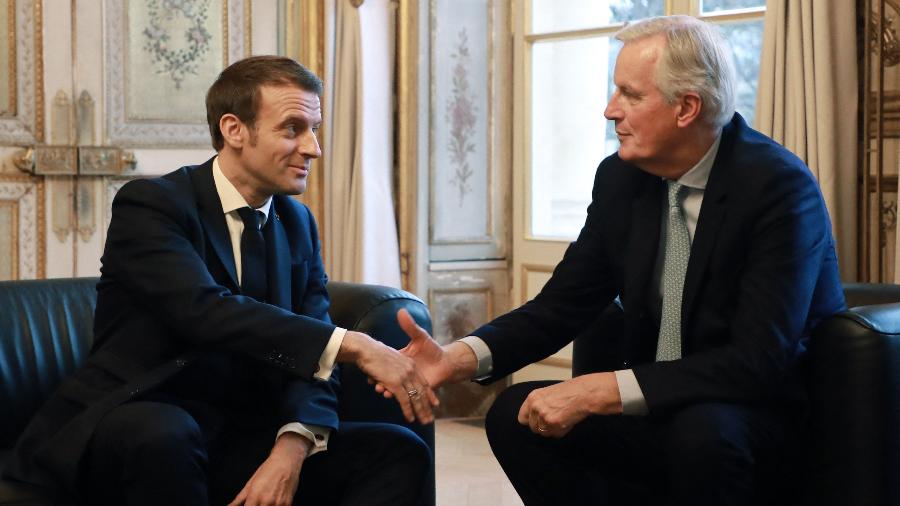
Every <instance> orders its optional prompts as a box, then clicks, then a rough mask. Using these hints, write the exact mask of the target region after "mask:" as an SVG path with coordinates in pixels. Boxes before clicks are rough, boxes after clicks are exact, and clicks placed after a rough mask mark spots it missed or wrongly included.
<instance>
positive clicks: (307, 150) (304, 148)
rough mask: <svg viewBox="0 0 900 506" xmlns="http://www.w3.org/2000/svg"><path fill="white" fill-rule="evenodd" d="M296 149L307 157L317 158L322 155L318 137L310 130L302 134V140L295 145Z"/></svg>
mask: <svg viewBox="0 0 900 506" xmlns="http://www.w3.org/2000/svg"><path fill="white" fill-rule="evenodd" d="M297 150H298V151H299V152H300V154H301V155H303V156H305V157H307V158H319V157H320V156H322V149H321V148H320V147H319V138H318V137H316V134H315V133H314V132H312V131H310V132H309V133H308V134H307V135H305V136H303V140H302V141H301V142H300V145H299V146H297Z"/></svg>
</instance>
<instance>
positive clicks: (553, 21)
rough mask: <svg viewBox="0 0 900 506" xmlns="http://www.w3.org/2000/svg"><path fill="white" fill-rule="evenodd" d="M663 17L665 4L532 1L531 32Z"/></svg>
mask: <svg viewBox="0 0 900 506" xmlns="http://www.w3.org/2000/svg"><path fill="white" fill-rule="evenodd" d="M663 14H665V0H565V1H560V0H532V2H531V29H532V30H533V31H534V32H536V33H544V32H558V31H566V30H581V29H584V28H597V27H600V26H605V25H609V24H613V23H621V22H624V21H629V20H632V19H639V18H648V17H651V16H662V15H663Z"/></svg>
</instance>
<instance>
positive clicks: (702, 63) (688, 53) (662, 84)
mask: <svg viewBox="0 0 900 506" xmlns="http://www.w3.org/2000/svg"><path fill="white" fill-rule="evenodd" d="M655 35H663V36H664V37H665V39H666V46H665V48H664V49H663V52H662V58H660V60H659V62H657V64H656V86H657V87H658V88H659V91H660V92H661V93H662V95H663V97H665V99H666V101H668V102H669V103H670V104H671V103H672V102H674V101H675V99H677V98H678V97H680V96H682V95H684V94H685V93H687V92H691V91H692V92H695V93H697V94H698V95H700V99H701V100H702V101H703V108H702V112H701V114H702V116H701V117H702V119H704V120H705V121H706V122H707V123H709V124H710V125H712V126H715V127H721V126H724V125H725V124H726V123H728V122H729V121H730V120H731V117H732V116H733V115H734V108H735V96H734V80H735V77H734V64H733V63H732V61H731V51H730V48H729V46H728V43H727V42H726V41H725V38H724V37H723V36H722V33H721V31H720V30H719V29H718V27H716V26H714V25H712V24H710V23H706V22H703V21H700V20H699V19H696V18H693V17H691V16H660V17H655V18H648V19H644V20H641V21H637V22H635V23H632V24H629V25H628V26H626V27H625V28H623V29H622V30H620V31H619V32H618V33H617V34H616V39H618V40H620V41H622V42H623V43H625V44H628V43H629V42H632V41H635V40H640V39H645V38H647V37H652V36H655Z"/></svg>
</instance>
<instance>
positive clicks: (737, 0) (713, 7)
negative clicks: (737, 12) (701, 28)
mask: <svg viewBox="0 0 900 506" xmlns="http://www.w3.org/2000/svg"><path fill="white" fill-rule="evenodd" d="M700 5H701V7H700V12H702V13H704V14H708V13H710V12H717V11H730V10H734V9H746V8H749V7H765V6H766V0H701V2H700Z"/></svg>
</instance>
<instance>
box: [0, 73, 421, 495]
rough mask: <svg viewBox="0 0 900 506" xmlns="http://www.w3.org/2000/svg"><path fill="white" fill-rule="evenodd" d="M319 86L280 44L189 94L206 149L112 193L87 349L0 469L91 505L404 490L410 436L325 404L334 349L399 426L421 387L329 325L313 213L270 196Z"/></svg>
mask: <svg viewBox="0 0 900 506" xmlns="http://www.w3.org/2000/svg"><path fill="white" fill-rule="evenodd" d="M320 93H321V82H320V81H319V79H318V78H317V77H316V76H315V75H314V74H312V73H311V72H309V71H308V70H307V69H305V68H304V67H302V66H301V65H299V64H298V63H296V62H294V61H293V60H290V59H288V58H282V57H274V56H258V57H252V58H248V59H245V60H242V61H239V62H237V63H235V64H233V65H231V66H230V67H228V68H227V69H225V70H224V71H223V72H222V73H221V75H220V76H219V78H218V79H217V80H216V82H215V84H213V85H212V87H211V88H210V91H209V94H208V96H207V116H208V120H209V126H210V132H211V134H212V139H213V145H214V146H215V148H216V151H217V152H218V153H217V156H215V157H214V158H212V159H210V160H208V161H207V162H206V163H204V164H202V165H198V166H189V167H182V168H180V169H178V170H176V171H175V172H172V173H170V174H167V175H165V176H162V177H159V178H155V179H144V180H135V181H132V182H129V183H128V184H126V185H125V186H124V187H123V188H122V189H121V191H119V193H118V195H116V198H115V200H114V202H113V210H112V221H111V222H110V227H109V233H108V236H107V241H106V247H105V250H104V254H103V258H102V263H103V266H102V269H101V271H102V277H101V280H100V283H99V285H98V287H97V291H98V297H97V308H96V313H95V322H94V326H95V327H94V328H95V342H94V347H93V349H92V351H91V355H90V356H89V357H88V358H87V360H86V364H85V365H84V366H83V367H82V368H80V369H79V370H78V371H77V372H76V373H75V374H74V375H73V377H71V378H69V379H67V380H66V381H65V382H64V383H63V385H62V386H61V387H60V389H59V391H58V392H57V393H56V394H55V395H54V396H53V397H51V399H50V400H49V401H48V402H47V404H46V405H45V406H44V407H43V408H42V409H41V410H40V412H39V413H38V415H37V416H36V417H35V419H34V420H33V421H32V422H31V424H30V425H29V426H28V428H27V429H26V431H25V432H24V434H23V436H22V437H21V439H20V440H19V442H18V444H17V447H16V449H15V456H14V459H12V463H11V464H10V466H9V468H8V469H7V470H6V473H7V475H9V476H10V477H12V478H16V479H19V480H22V481H26V482H32V483H37V484H40V485H44V486H57V487H59V486H64V487H65V488H66V489H67V490H68V491H69V492H73V493H76V494H78V495H80V496H81V498H82V499H84V500H85V501H86V502H88V503H90V504H109V505H122V504H127V505H139V504H148V505H149V504H166V505H173V504H184V505H202V504H208V503H212V504H225V503H229V502H230V504H235V505H237V504H253V505H255V504H291V502H292V501H294V500H295V495H296V501H298V502H299V503H301V504H348V505H350V504H385V505H388V504H390V505H395V504H412V503H414V502H415V501H416V499H417V497H418V494H419V493H420V491H421V488H422V480H423V478H424V473H425V472H426V471H427V470H428V469H429V466H430V458H431V456H430V453H429V451H428V447H427V446H426V445H425V444H424V443H423V442H422V441H421V440H420V439H419V438H418V437H417V436H416V435H415V434H413V433H412V432H411V431H409V430H407V429H405V428H403V427H399V426H395V425H389V424H374V423H340V424H339V422H338V418H337V411H336V410H337V399H336V395H335V393H336V390H337V388H338V386H339V385H338V378H337V376H338V369H336V368H335V365H336V363H337V362H352V363H355V364H356V365H357V366H358V367H359V368H360V369H361V370H362V371H363V372H364V373H366V374H367V375H368V376H369V377H371V378H373V379H376V380H378V381H379V382H381V383H382V384H384V385H387V388H388V389H390V390H391V391H392V392H394V393H395V394H397V395H396V397H397V399H398V400H399V401H400V405H401V408H402V409H403V412H404V414H405V415H406V417H407V419H408V420H410V421H413V420H414V419H418V420H419V421H420V422H422V423H430V422H431V421H432V413H431V408H432V407H433V406H434V405H435V404H436V402H437V400H436V398H435V397H434V394H433V392H432V391H431V389H430V388H429V386H428V384H427V383H426V382H425V381H424V379H423V378H422V376H421V375H419V374H418V372H417V371H416V369H415V367H414V366H413V364H412V361H411V359H409V358H408V357H405V356H404V355H402V354H400V353H398V352H397V351H395V350H393V349H391V348H389V347H387V346H385V345H383V344H381V343H379V342H377V341H375V340H373V339H372V338H370V337H369V336H367V335H365V334H361V333H358V332H352V331H347V330H344V329H341V328H338V327H335V326H334V325H332V324H331V322H330V320H329V317H328V305H329V301H328V295H327V292H326V290H325V284H326V276H325V272H324V269H323V267H322V261H321V257H320V246H319V239H318V235H317V231H316V226H315V222H314V220H313V217H312V214H311V213H310V211H309V209H307V208H306V207H305V206H303V205H301V204H299V203H298V202H296V201H295V200H293V199H292V198H290V197H288V196H287V195H296V194H300V193H303V191H304V190H305V189H306V184H307V182H306V180H307V177H308V174H309V170H310V162H311V160H312V159H315V158H318V157H319V156H320V150H319V145H318V141H317V139H316V130H317V129H318V127H319V124H320V122H321V110H320V106H319V94H320ZM301 469H302V473H301ZM295 493H296V494H295Z"/></svg>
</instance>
